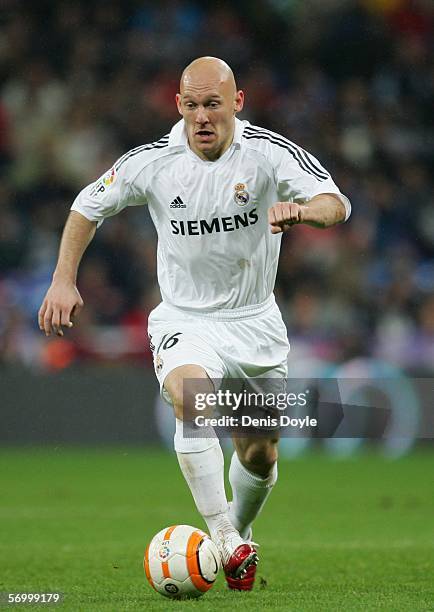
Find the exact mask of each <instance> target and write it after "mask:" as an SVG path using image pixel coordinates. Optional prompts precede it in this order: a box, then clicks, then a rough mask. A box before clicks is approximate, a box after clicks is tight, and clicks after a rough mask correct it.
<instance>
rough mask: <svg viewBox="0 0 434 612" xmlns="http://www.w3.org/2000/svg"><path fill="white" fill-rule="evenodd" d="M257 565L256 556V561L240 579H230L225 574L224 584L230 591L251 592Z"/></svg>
mask: <svg viewBox="0 0 434 612" xmlns="http://www.w3.org/2000/svg"><path fill="white" fill-rule="evenodd" d="M257 565H258V556H257V555H256V560H255V561H254V562H253V563H252V564H251V565H249V567H248V568H247V569H246V570H244V574H243V575H242V576H241V578H232V576H228V575H227V574H226V582H227V583H228V587H229V588H230V589H231V590H232V591H251V590H252V589H253V585H254V584H255V577H256V566H257Z"/></svg>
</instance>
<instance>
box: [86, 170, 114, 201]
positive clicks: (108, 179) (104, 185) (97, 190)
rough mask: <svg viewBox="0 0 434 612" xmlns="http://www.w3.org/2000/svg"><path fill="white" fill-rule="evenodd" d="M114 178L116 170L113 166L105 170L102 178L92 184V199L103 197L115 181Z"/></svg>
mask: <svg viewBox="0 0 434 612" xmlns="http://www.w3.org/2000/svg"><path fill="white" fill-rule="evenodd" d="M116 178H117V174H116V169H115V167H114V166H113V168H110V170H107V172H106V173H105V174H103V175H102V177H101V178H99V179H98V180H97V181H96V182H95V183H94V185H93V187H92V189H91V192H90V195H91V196H94V197H95V196H101V195H103V194H104V193H105V191H106V190H107V189H109V188H110V187H111V186H112V185H113V183H114V182H115V181H116Z"/></svg>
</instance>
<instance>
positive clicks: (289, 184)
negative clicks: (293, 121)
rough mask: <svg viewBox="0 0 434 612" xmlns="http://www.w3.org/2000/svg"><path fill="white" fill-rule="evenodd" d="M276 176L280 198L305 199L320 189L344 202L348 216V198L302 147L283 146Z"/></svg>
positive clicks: (320, 191)
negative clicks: (333, 194)
mask: <svg viewBox="0 0 434 612" xmlns="http://www.w3.org/2000/svg"><path fill="white" fill-rule="evenodd" d="M288 142H289V141H288ZM276 177H277V189H278V194H279V200H280V201H281V202H290V201H298V202H308V201H309V200H311V199H312V198H313V197H314V196H316V195H319V194H321V193H335V194H336V195H338V196H339V197H340V199H341V201H342V203H343V205H344V206H345V211H346V213H345V221H346V220H347V219H348V217H349V216H350V214H351V203H350V200H349V199H348V198H347V197H346V196H345V195H343V194H342V193H341V192H340V190H339V188H338V186H337V185H336V184H335V182H334V181H333V179H332V177H331V176H330V174H329V173H328V172H327V170H326V169H325V168H324V167H323V166H322V165H321V164H320V163H319V161H318V160H317V159H316V158H315V157H314V156H313V155H311V154H310V153H308V152H307V151H305V150H304V149H302V148H301V147H298V146H297V145H295V144H293V143H289V144H288V146H287V147H286V150H282V155H281V158H280V161H279V164H278V166H277V169H276Z"/></svg>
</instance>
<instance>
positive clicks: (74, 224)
mask: <svg viewBox="0 0 434 612" xmlns="http://www.w3.org/2000/svg"><path fill="white" fill-rule="evenodd" d="M95 230H96V222H95V221H89V220H88V219H86V217H84V216H83V215H81V214H80V213H79V212H76V211H74V210H73V211H71V213H70V215H69V217H68V220H67V222H66V224H65V229H64V230H63V235H62V240H61V243H60V250H59V258H58V261H57V266H56V269H55V271H54V274H53V280H52V283H51V286H50V288H49V289H48V291H47V294H46V296H45V298H44V301H43V302H42V306H41V308H40V310H39V314H38V322H39V328H40V329H41V331H44V332H45V335H46V336H50V335H51V334H52V333H55V334H57V335H58V336H63V331H62V327H72V325H73V323H72V320H71V319H72V317H73V316H74V315H76V314H77V313H78V311H79V310H80V309H81V308H82V307H83V300H82V299H81V295H80V293H79V291H78V289H77V286H76V282H77V272H78V266H79V264H80V261H81V258H82V256H83V253H84V252H85V250H86V248H87V246H88V245H89V243H90V241H91V240H92V238H93V237H94V235H95Z"/></svg>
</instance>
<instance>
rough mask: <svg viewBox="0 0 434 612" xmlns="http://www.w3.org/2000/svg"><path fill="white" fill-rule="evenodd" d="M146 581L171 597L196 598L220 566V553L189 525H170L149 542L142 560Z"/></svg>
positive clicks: (207, 586) (206, 535)
mask: <svg viewBox="0 0 434 612" xmlns="http://www.w3.org/2000/svg"><path fill="white" fill-rule="evenodd" d="M143 566H144V568H145V574H146V578H147V579H148V582H149V584H150V585H151V586H152V587H153V588H154V589H155V590H156V591H157V592H158V593H160V594H161V595H164V596H165V597H171V598H172V599H182V598H189V597H200V596H201V595H203V594H204V593H206V591H208V590H209V589H210V588H211V587H212V585H213V584H214V582H215V579H216V578H217V574H218V571H219V569H220V555H219V552H218V550H217V547H216V545H215V544H214V542H213V541H212V540H211V538H210V537H209V536H208V534H206V533H205V532H204V531H202V530H201V529H196V527H190V525H172V527H167V528H166V529H162V530H161V531H159V532H158V533H157V534H156V535H155V536H154V537H153V538H152V540H151V541H150V542H149V544H148V546H147V548H146V550H145V558H144V562H143Z"/></svg>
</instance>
